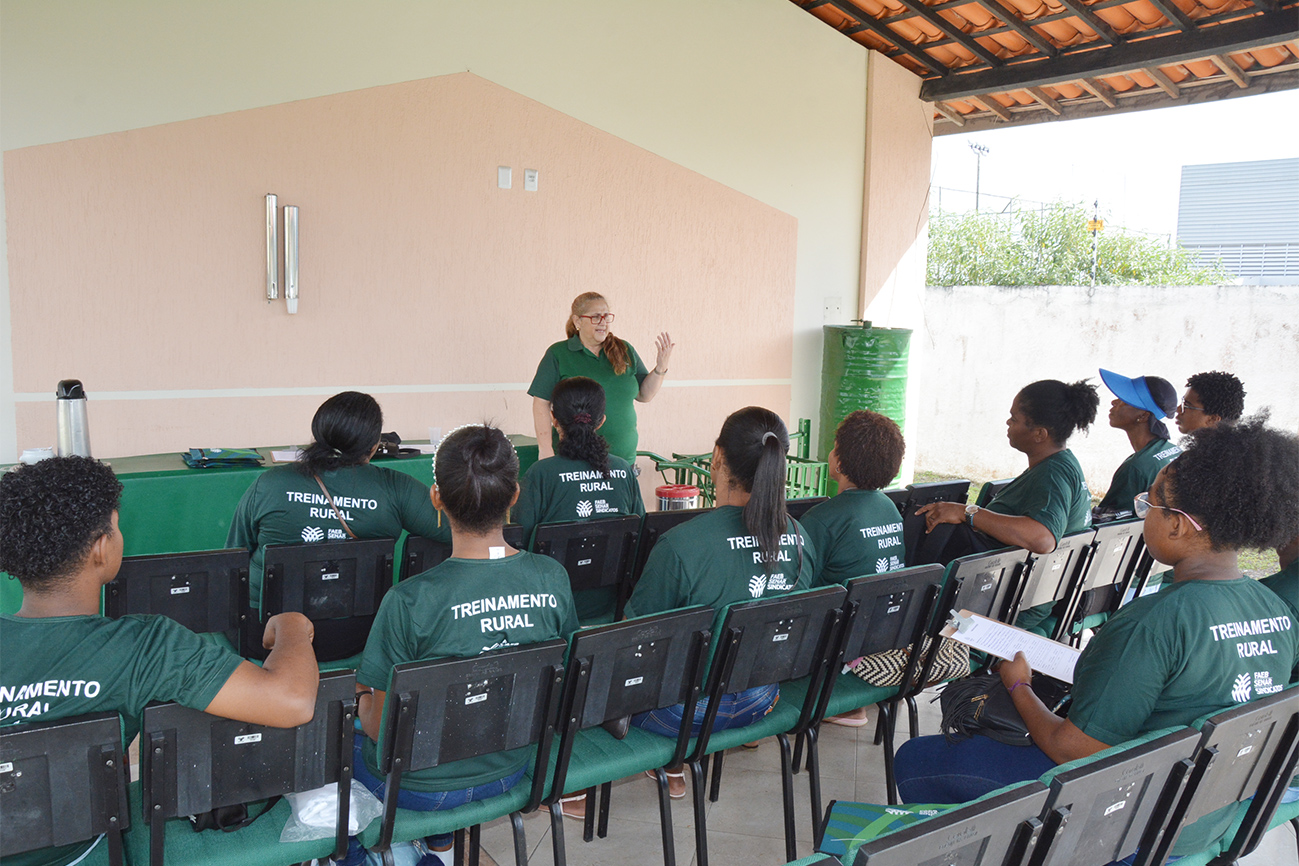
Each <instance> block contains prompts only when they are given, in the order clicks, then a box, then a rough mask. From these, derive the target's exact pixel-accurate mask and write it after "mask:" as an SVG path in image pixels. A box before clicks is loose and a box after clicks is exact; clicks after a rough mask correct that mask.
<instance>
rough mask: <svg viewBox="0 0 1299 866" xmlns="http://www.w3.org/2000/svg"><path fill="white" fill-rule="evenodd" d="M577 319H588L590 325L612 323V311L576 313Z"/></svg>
mask: <svg viewBox="0 0 1299 866" xmlns="http://www.w3.org/2000/svg"><path fill="white" fill-rule="evenodd" d="M578 318H579V319H590V320H591V324H592V325H612V324H613V313H596V314H595V315H594V316H583V315H581V314H580V313H579V314H578Z"/></svg>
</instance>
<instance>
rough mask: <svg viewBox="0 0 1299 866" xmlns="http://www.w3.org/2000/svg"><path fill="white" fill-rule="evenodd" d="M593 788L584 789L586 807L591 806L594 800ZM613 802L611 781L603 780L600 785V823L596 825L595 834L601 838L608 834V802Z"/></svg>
mask: <svg viewBox="0 0 1299 866" xmlns="http://www.w3.org/2000/svg"><path fill="white" fill-rule="evenodd" d="M594 797H595V788H587V789H586V804H587V806H588V807H590V806H593V805H594V803H595V801H594V800H593V799H592V798H594ZM612 802H613V782H605V783H604V784H603V785H601V786H600V823H599V825H598V826H597V827H596V830H595V832H596V835H598V836H599V837H600V838H601V839H603V838H605V837H606V836H608V835H609V804H610V803H612Z"/></svg>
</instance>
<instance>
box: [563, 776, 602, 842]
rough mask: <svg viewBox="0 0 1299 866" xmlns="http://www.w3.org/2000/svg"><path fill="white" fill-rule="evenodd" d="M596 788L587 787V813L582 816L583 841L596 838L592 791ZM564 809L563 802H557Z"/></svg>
mask: <svg viewBox="0 0 1299 866" xmlns="http://www.w3.org/2000/svg"><path fill="white" fill-rule="evenodd" d="M594 790H595V789H594V788H587V789H586V798H587V799H586V815H585V816H584V817H583V818H582V841H583V842H590V841H592V840H593V839H595V804H594V803H592V802H591V793H592V792H593V791H594ZM556 805H558V806H559V807H560V810H561V811H562V810H563V805H562V804H556Z"/></svg>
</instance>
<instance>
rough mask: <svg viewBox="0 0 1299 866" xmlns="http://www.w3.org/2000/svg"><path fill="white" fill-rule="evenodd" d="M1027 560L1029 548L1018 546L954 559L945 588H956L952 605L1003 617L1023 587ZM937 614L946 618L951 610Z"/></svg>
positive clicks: (938, 611)
mask: <svg viewBox="0 0 1299 866" xmlns="http://www.w3.org/2000/svg"><path fill="white" fill-rule="evenodd" d="M1027 562H1028V551H1027V550H1024V549H1023V548H1018V547H1011V548H1002V549H1001V550H994V551H992V552H990V553H976V554H974V555H972V556H962V557H961V558H960V559H955V560H952V563H951V565H950V566H948V571H947V583H946V584H944V589H947V587H948V586H951V587H953V589H954V591H955V593H954V595H953V596H952V603H951V607H952V608H953V609H955V610H968V611H970V612H971V613H977V614H982V615H983V616H986V617H991V618H992V619H1001V617H1002V616H1003V615H1004V614H1005V612H1006V608H1007V606H1008V603H1009V601H1010V599H1011V597H1012V596H1013V594H1014V593H1015V591H1016V590H1017V589H1018V588H1019V581H1020V579H1021V577H1022V576H1023V573H1024V567H1025V565H1026V564H1027ZM935 613H936V614H937V616H938V617H940V618H942V617H945V616H947V614H948V610H947V608H946V607H943V608H941V609H939V610H937V611H935Z"/></svg>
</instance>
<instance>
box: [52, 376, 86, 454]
mask: <svg viewBox="0 0 1299 866" xmlns="http://www.w3.org/2000/svg"><path fill="white" fill-rule="evenodd" d="M55 396H56V397H57V398H58V400H57V404H58V416H59V421H58V425H59V437H58V445H57V447H56V448H55V452H54V453H56V454H57V455H58V456H60V457H68V456H71V455H73V454H76V455H79V456H81V457H89V456H90V426H89V425H88V424H87V422H86V389H85V388H83V387H82V386H81V380H80V379H64V380H63V381H62V382H60V383H59V389H58V391H57V392H55Z"/></svg>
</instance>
